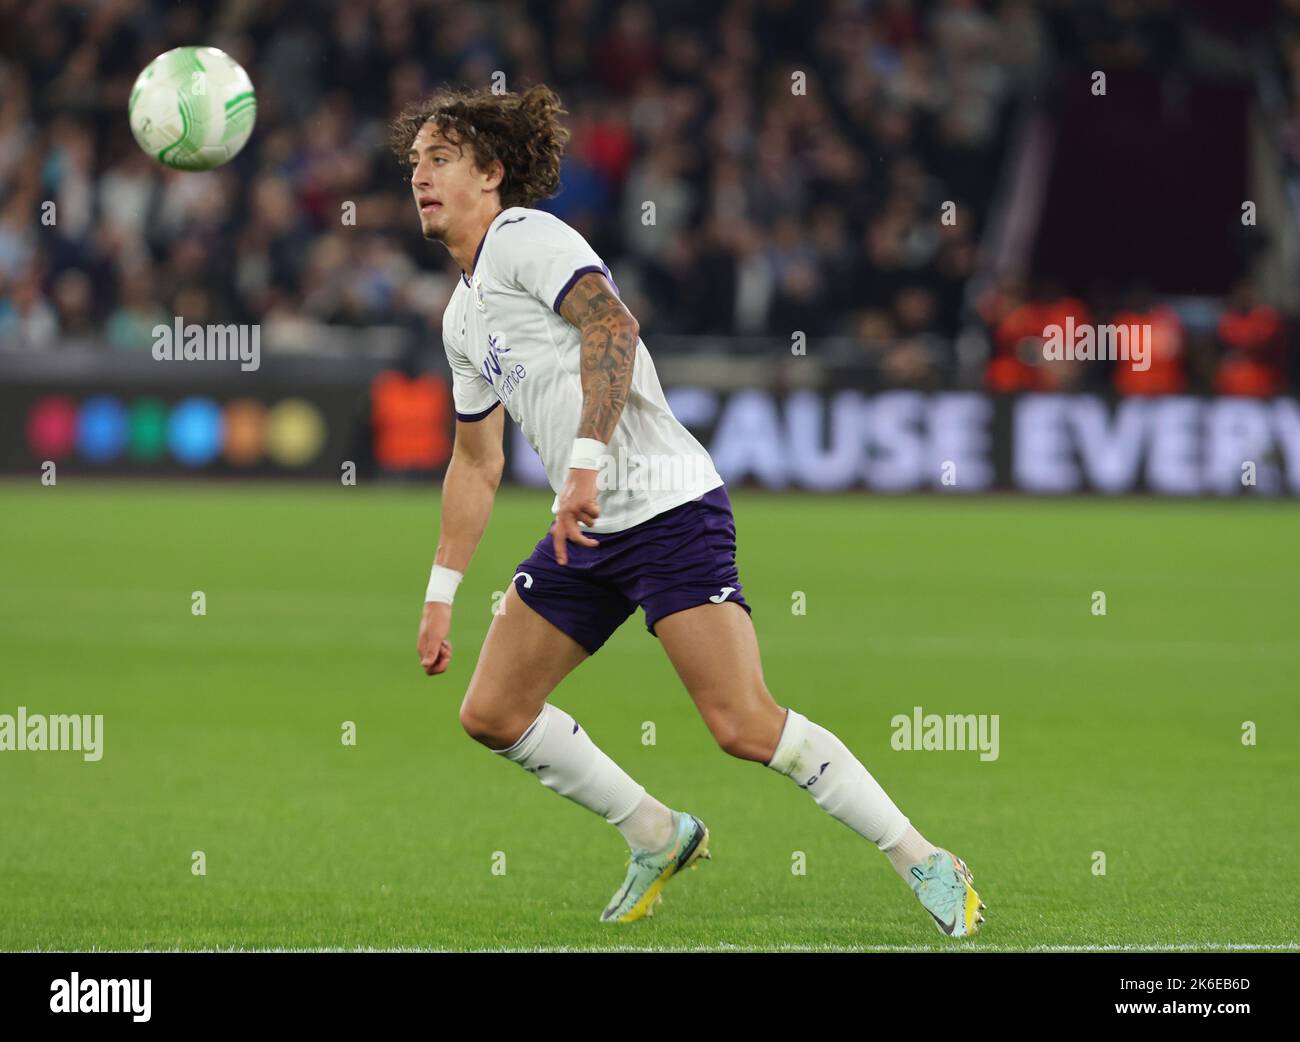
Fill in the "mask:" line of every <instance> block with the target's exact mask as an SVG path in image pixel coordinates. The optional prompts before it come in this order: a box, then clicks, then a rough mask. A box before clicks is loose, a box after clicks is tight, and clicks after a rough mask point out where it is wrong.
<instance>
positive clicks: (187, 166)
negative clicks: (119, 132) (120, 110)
mask: <svg viewBox="0 0 1300 1042" xmlns="http://www.w3.org/2000/svg"><path fill="white" fill-rule="evenodd" d="M127 116H128V118H129V120H130V123H131V133H132V134H134V135H135V140H136V143H137V144H139V146H140V147H141V148H142V149H144V150H145V151H146V152H148V153H149V155H151V156H152V157H153V158H154V159H156V160H158V162H160V163H162V164H163V165H164V166H170V167H173V168H175V169H177V170H211V169H212V168H213V167H218V166H221V164H223V163H226V162H229V161H230V160H231V159H233V158H234V157H235V156H236V155H237V154H238V153H239V150H240V149H241V148H243V147H244V144H245V143H246V142H247V141H248V138H249V136H250V135H251V134H252V133H253V123H254V122H255V120H256V119H257V95H256V94H255V93H254V91H253V81H252V80H250V79H249V78H248V73H246V72H245V71H244V69H243V67H242V66H241V65H240V64H239V62H237V61H235V59H233V58H232V57H230V55H228V54H226V53H225V51H221V50H218V49H217V48H216V47H176V48H174V49H173V50H170V51H167V52H166V53H164V54H160V55H159V56H158V57H157V58H155V59H154V60H153V61H151V62H150V63H149V64H148V65H147V66H146V67H145V69H144V71H143V72H141V73H140V75H139V76H138V77H136V81H135V85H134V86H133V87H132V88H131V99H130V101H129V102H128V103H127Z"/></svg>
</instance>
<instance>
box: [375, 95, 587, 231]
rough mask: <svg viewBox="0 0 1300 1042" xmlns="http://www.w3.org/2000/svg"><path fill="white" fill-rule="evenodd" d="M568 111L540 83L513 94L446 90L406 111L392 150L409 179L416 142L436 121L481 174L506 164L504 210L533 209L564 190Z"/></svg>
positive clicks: (392, 131) (395, 125) (394, 130)
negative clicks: (494, 165)
mask: <svg viewBox="0 0 1300 1042" xmlns="http://www.w3.org/2000/svg"><path fill="white" fill-rule="evenodd" d="M566 112H567V110H566V109H565V108H564V107H563V106H562V105H561V104H560V99H559V96H558V95H557V94H556V93H555V91H553V90H551V88H550V87H547V86H545V85H544V84H540V83H539V84H537V85H535V86H532V87H529V88H528V89H527V90H525V91H523V93H507V94H493V93H492V92H491V91H490V90H487V89H480V90H474V89H472V88H468V87H443V88H441V89H439V90H437V91H435V92H434V93H433V94H432V95H431V96H430V97H428V98H425V99H424V100H422V101H417V102H413V103H411V104H409V105H407V106H406V107H405V108H403V109H402V111H401V112H400V113H399V114H398V116H397V118H396V119H394V120H393V122H392V123H391V124H390V125H389V132H388V146H389V148H390V149H392V152H393V154H394V155H395V156H397V158H398V160H400V161H401V163H402V166H403V168H404V169H406V171H407V173H408V174H409V173H410V170H409V167H408V158H407V156H408V153H409V152H410V150H411V142H412V141H414V140H415V135H416V134H418V133H419V132H420V128H421V127H423V126H424V124H426V123H428V122H429V121H430V120H433V121H434V122H435V123H437V125H438V129H439V130H440V131H441V132H442V135H443V137H445V138H446V139H447V140H448V141H449V142H451V143H452V144H454V145H458V146H460V147H462V148H464V147H468V148H469V150H470V152H471V154H472V155H473V157H474V164H475V166H477V167H478V168H479V169H480V170H486V169H487V168H488V166H489V165H490V164H491V163H492V161H493V160H494V159H499V160H501V165H502V166H503V167H505V177H504V178H503V179H502V181H501V187H500V194H501V207H502V209H505V208H508V207H511V206H532V205H533V203H535V202H537V201H538V200H539V199H547V198H549V197H550V196H553V195H554V194H555V192H556V190H557V189H558V188H559V187H560V156H561V155H563V153H564V146H565V144H566V143H567V142H568V140H569V132H568V130H566V129H565V128H564V127H563V126H561V125H560V119H559V117H560V116H561V115H563V114H565V113H566Z"/></svg>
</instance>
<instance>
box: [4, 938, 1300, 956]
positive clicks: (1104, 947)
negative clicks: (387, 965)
mask: <svg viewBox="0 0 1300 1042" xmlns="http://www.w3.org/2000/svg"><path fill="white" fill-rule="evenodd" d="M28 951H29V952H52V951H60V952H64V953H65V954H82V953H105V952H113V953H118V954H125V953H132V954H179V955H197V954H213V953H217V954H224V955H261V954H286V953H293V954H308V953H311V954H326V953H343V952H348V953H366V954H397V953H447V954H464V955H469V954H482V953H496V952H502V953H506V952H509V953H525V952H526V953H539V954H541V953H551V952H553V953H556V954H561V953H577V952H593V953H610V954H613V953H617V952H661V953H667V952H844V953H852V952H878V953H889V952H898V953H904V952H941V953H944V954H979V953H981V952H1023V953H1040V952H1041V953H1052V952H1294V951H1300V943H1287V944H1237V943H1231V942H1229V943H1225V944H1034V945H1023V946H1018V945H1008V944H983V943H981V942H979V941H971V942H958V944H957V945H954V946H953V947H940V946H927V945H920V944H914V945H899V944H868V945H859V946H844V947H840V946H836V945H803V944H778V945H744V944H713V945H696V946H693V947H688V946H677V945H657V946H640V947H637V946H618V945H592V946H590V947H578V946H575V947H558V948H87V949H76V950H72V951H67V950H64V949H53V948H33V949H28Z"/></svg>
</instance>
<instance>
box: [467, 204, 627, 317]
mask: <svg viewBox="0 0 1300 1042" xmlns="http://www.w3.org/2000/svg"><path fill="white" fill-rule="evenodd" d="M492 254H493V256H492V266H493V270H494V271H495V272H496V273H497V274H498V276H499V277H500V278H501V280H502V281H503V282H505V283H506V285H508V286H512V287H514V288H515V289H519V290H522V291H523V292H525V293H528V294H530V295H531V296H534V297H536V298H537V299H538V300H540V301H542V303H544V304H545V305H546V306H547V307H549V308H551V310H553V311H554V312H555V313H556V314H559V311H560V304H561V303H562V302H563V300H564V297H565V294H567V293H568V292H569V290H570V289H572V288H573V284H574V283H575V282H577V281H578V279H580V278H581V277H582V276H583V275H585V274H587V273H588V272H593V271H594V272H599V273H600V274H602V275H604V276H605V277H606V278H609V279H610V284H611V285H613V283H614V280H613V279H612V278H610V275H609V268H607V267H605V262H604V261H602V260H601V259H600V255H599V254H598V253H597V252H596V251H595V250H593V249H592V248H591V246H590V244H588V242H587V240H586V239H584V238H583V237H582V236H581V235H580V234H579V233H578V232H576V231H575V230H574V229H572V228H570V227H569V226H568V225H567V224H565V223H564V222H563V221H561V220H560V219H559V218H558V217H554V216H552V215H551V214H548V213H545V212H544V211H541V210H532V211H529V212H528V213H527V214H520V215H518V216H516V217H512V218H507V219H506V220H504V221H502V222H501V223H500V224H499V225H497V227H496V228H495V229H494V230H493V232H492ZM614 289H615V292H617V290H618V287H617V286H615V287H614Z"/></svg>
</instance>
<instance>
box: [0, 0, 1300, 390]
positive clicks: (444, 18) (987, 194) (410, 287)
mask: <svg viewBox="0 0 1300 1042" xmlns="http://www.w3.org/2000/svg"><path fill="white" fill-rule="evenodd" d="M1042 6H1043V5H1041V4H1038V3H1034V2H1030V0H827V2H826V3H824V4H822V3H811V2H807V0H723V2H720V3H718V4H707V3H706V4H702V3H699V2H698V0H653V2H647V0H554V2H535V3H534V2H527V0H514V2H511V0H504V2H500V3H492V4H489V3H483V2H471V0H379V2H374V3H369V2H367V3H362V2H347V3H333V2H326V0H219V2H212V3H184V4H174V3H166V2H162V0H101V2H99V3H94V4H90V3H68V2H62V0H0V26H3V36H4V42H5V46H4V51H3V57H2V58H0V345H2V344H8V345H10V346H13V345H18V346H20V347H22V348H26V349H30V350H40V349H57V347H58V346H59V345H60V344H63V343H68V342H72V341H75V340H80V339H86V340H97V341H99V342H101V343H107V344H108V345H110V346H111V347H113V348H116V349H123V350H143V349H147V347H148V346H149V344H150V342H151V336H150V332H149V331H150V330H151V329H152V327H153V326H154V325H155V324H156V323H159V322H169V321H170V320H171V316H174V315H181V316H184V318H185V319H186V321H188V322H194V323H203V322H218V321H219V322H260V323H261V324H262V337H263V343H264V344H266V345H268V348H269V349H270V350H272V351H275V350H291V349H299V350H304V351H309V350H311V349H312V347H313V345H314V344H317V343H319V341H320V338H321V335H322V332H323V331H324V330H326V329H328V328H329V327H338V326H343V327H348V326H352V327H369V326H374V325H384V326H398V327H401V328H404V329H407V330H409V331H410V332H411V333H412V334H413V336H414V338H417V339H418V340H419V341H420V342H422V343H425V344H428V345H433V346H434V347H438V348H440V341H439V339H438V336H437V333H438V328H439V325H440V322H441V316H442V311H443V308H444V307H445V305H446V301H447V299H448V296H449V294H450V292H451V290H452V288H453V287H454V284H455V277H456V275H457V274H458V273H457V271H456V269H455V268H454V265H453V264H452V262H451V261H450V259H449V258H448V256H447V254H446V251H445V250H443V249H442V248H441V247H440V246H438V245H436V244H430V243H427V242H425V241H424V240H423V238H422V237H421V236H420V234H419V226H418V221H417V216H416V213H415V211H414V208H413V204H412V202H411V200H410V196H409V191H408V188H407V184H406V182H405V180H404V176H403V171H402V169H401V168H400V166H399V165H398V164H397V163H395V162H394V160H393V158H392V157H391V155H390V154H389V153H388V152H387V151H386V149H385V147H384V138H385V129H386V124H387V121H388V120H389V118H390V117H391V116H392V114H393V113H394V112H396V111H397V110H398V109H399V108H400V107H401V106H402V105H403V104H405V103H406V102H408V101H410V100H412V99H415V98H418V97H421V96H423V95H424V94H426V93H427V92H428V91H429V90H430V89H431V88H432V87H433V86H435V85H437V84H438V83H440V82H444V81H456V82H463V83H467V84H489V83H491V82H492V77H493V75H494V74H495V73H498V72H500V73H504V75H505V83H506V85H507V86H508V87H511V88H513V87H518V86H523V85H526V84H529V83H532V82H538V81H541V82H546V83H548V84H550V85H551V86H552V87H554V88H555V89H556V91H557V92H558V93H559V94H560V96H561V98H562V100H563V101H564V103H565V105H566V107H567V108H568V109H569V112H570V115H569V117H568V124H569V126H570V129H571V130H572V133H573V137H572V141H571V144H570V147H569V151H568V154H567V157H566V161H565V166H564V169H563V174H562V181H563V191H562V192H561V194H560V195H559V196H557V197H556V198H555V199H552V200H549V201H548V202H546V203H544V204H543V205H544V206H545V208H546V209H549V210H551V211H552V212H554V213H556V214H558V215H559V216H561V217H562V218H563V219H565V220H566V221H569V222H570V223H572V224H573V225H575V226H576V227H577V228H578V229H579V230H580V231H582V232H583V234H585V235H586V236H587V237H588V239H589V240H590V241H591V242H592V244H593V246H594V247H595V248H596V249H597V250H598V251H599V252H600V253H601V254H602V256H604V258H605V259H606V262H607V263H608V264H609V265H610V267H611V268H612V269H613V271H614V272H615V275H616V278H617V279H618V283H619V286H620V290H621V292H622V293H623V295H624V297H625V299H627V301H628V303H629V305H630V306H631V308H632V309H633V311H634V312H635V313H636V314H637V316H638V318H639V320H640V322H641V325H642V328H643V329H645V330H647V339H651V337H650V334H651V333H653V332H664V333H675V334H721V335H761V334H767V333H776V334H778V335H780V336H781V337H783V338H785V339H786V340H787V341H788V338H789V334H790V331H793V330H802V331H804V332H805V333H806V334H807V335H808V336H809V337H817V336H836V337H841V338H845V339H848V340H850V341H852V342H853V343H855V344H857V345H858V347H859V348H860V351H861V356H862V358H863V359H865V360H866V361H868V362H869V363H870V364H871V365H873V366H874V367H875V368H876V369H877V371H878V372H879V373H880V375H881V378H882V379H883V380H884V381H885V382H887V383H891V384H894V385H900V386H944V385H950V384H951V383H952V382H953V379H954V374H955V373H956V372H957V370H958V347H957V346H956V345H959V344H960V343H961V341H962V337H963V335H964V334H965V333H968V332H969V330H970V329H971V327H972V323H973V324H974V325H975V326H976V327H977V328H978V329H980V330H981V331H982V336H983V342H984V344H985V345H986V351H987V352H988V355H989V364H988V366H987V368H984V369H982V370H981V373H982V379H983V380H985V382H987V383H988V384H990V385H992V386H1006V387H1008V388H1011V387H1030V386H1053V385H1054V384H1053V379H1054V377H1053V376H1052V374H1051V373H1050V371H1049V370H1048V369H1046V368H1043V367H1037V366H1028V363H1026V365H1027V366H1028V371H1024V372H1022V371H1019V370H1017V369H1016V365H1015V357H1016V351H1017V350H1019V348H1017V347H1016V345H1018V344H1021V342H1022V341H1023V336H1022V335H1021V333H1022V332H1023V328H1027V327H1026V326H1025V323H1026V322H1027V321H1029V322H1030V324H1031V325H1032V321H1036V320H1037V318H1038V317H1040V316H1039V311H1041V310H1042V309H1043V308H1047V309H1048V310H1049V311H1050V310H1051V309H1052V308H1055V311H1053V312H1052V313H1058V312H1060V305H1061V302H1062V301H1071V300H1072V298H1071V297H1070V295H1069V293H1068V292H1066V291H1064V290H1060V291H1058V292H1057V294H1056V295H1055V296H1050V295H1049V296H1048V297H1044V296H1043V293H1042V292H1040V289H1039V288H1034V290H1033V292H1031V291H1030V288H1029V287H1027V286H1024V285H1017V284H1014V283H1012V284H1007V285H1000V286H999V288H998V290H997V291H996V292H995V293H990V294H986V295H984V296H983V297H982V298H981V299H979V300H975V299H973V295H972V294H971V292H970V284H971V277H972V275H973V274H974V273H975V271H976V266H977V260H978V256H977V244H978V243H979V242H980V239H981V235H982V234H983V232H984V231H985V228H986V225H987V222H988V220H989V217H990V204H991V200H992V199H993V198H994V196H995V194H996V188H997V185H998V180H999V177H1000V176H1001V175H1003V173H1004V171H1003V169H1002V164H1003V162H1004V158H1005V153H1006V150H1007V147H1008V135H1009V127H1010V124H1011V122H1012V120H1011V118H1010V117H1011V114H1012V112H1013V111H1014V107H1015V103H1016V101H1017V99H1019V98H1023V97H1025V96H1026V95H1028V94H1031V93H1032V92H1034V91H1035V90H1036V89H1037V88H1038V86H1039V85H1040V84H1041V82H1042V81H1043V79H1044V76H1045V75H1046V72H1045V65H1046V63H1047V55H1048V54H1049V52H1050V46H1051V39H1050V37H1051V34H1052V25H1051V24H1050V23H1051V20H1050V19H1049V18H1047V17H1045V16H1044V14H1043V11H1042ZM1048 6H1049V7H1053V8H1055V9H1057V13H1059V11H1060V10H1063V9H1070V8H1072V6H1073V4H1072V0H1055V2H1054V3H1053V4H1050V5H1048ZM1102 6H1105V7H1114V8H1116V12H1117V13H1115V14H1114V17H1115V18H1118V19H1120V20H1121V21H1122V20H1123V18H1124V17H1125V13H1124V12H1125V11H1126V10H1128V9H1129V8H1131V7H1134V6H1136V7H1138V8H1140V7H1141V6H1142V5H1141V4H1140V3H1137V2H1136V0H1134V2H1133V3H1127V4H1126V3H1119V4H1115V3H1109V4H1104V5H1102ZM1166 6H1167V5H1166ZM1290 8H1291V9H1292V10H1300V4H1297V3H1294V2H1292V3H1290ZM1090 24H1095V25H1096V26H1099V27H1100V30H1099V31H1100V32H1101V33H1102V34H1103V35H1102V42H1103V43H1107V44H1109V43H1112V41H1111V40H1110V38H1109V37H1106V36H1105V33H1106V32H1107V30H1108V27H1109V25H1110V23H1108V22H1106V21H1105V20H1104V19H1103V20H1102V21H1100V22H1097V23H1090ZM1297 39H1300V37H1297ZM199 42H201V43H207V44H211V45H214V46H219V47H221V48H222V49H224V50H226V51H227V52H229V53H230V54H231V55H232V56H233V57H234V58H235V59H236V60H238V61H239V62H240V63H241V64H242V65H243V66H244V67H245V68H246V69H247V70H248V71H249V73H250V75H251V76H252V78H253V81H254V83H255V84H256V87H257V92H258V113H257V127H256V130H255V132H254V135H253V137H252V139H251V140H250V142H249V144H248V145H247V147H246V148H245V149H244V151H243V152H242V153H241V154H240V155H239V156H238V157H237V158H236V159H235V160H234V161H233V162H232V163H230V164H229V165H227V166H226V167H224V168H221V169H219V170H216V171H212V172H208V173H201V174H193V173H176V172H172V171H167V170H164V169H162V168H161V167H160V166H158V164H156V163H155V162H154V161H153V160H151V159H150V158H149V157H147V156H145V155H144V154H143V153H142V152H141V151H140V150H139V149H138V148H137V147H136V145H135V143H134V140H133V139H132V137H131V135H130V132H129V129H128V127H127V121H126V115H125V113H126V101H127V96H128V93H129V90H130V87H131V84H132V82H133V81H134V79H135V76H136V75H137V74H138V72H139V71H140V70H141V69H142V68H143V67H144V66H145V65H146V64H147V63H148V62H149V61H150V60H151V59H152V58H153V57H154V56H156V55H157V54H159V53H161V52H163V51H165V50H167V49H169V48H171V47H174V46H179V45H182V44H191V43H199ZM1293 44H1294V45H1293V46H1292V47H1291V49H1290V51H1288V52H1287V54H1288V59H1289V61H1290V69H1291V72H1292V74H1293V75H1294V76H1296V77H1297V79H1296V82H1297V83H1300V43H1294V41H1293ZM1114 45H1115V46H1119V47H1122V46H1125V45H1126V40H1125V38H1124V37H1123V36H1122V34H1121V35H1120V36H1119V37H1117V42H1114ZM1297 97H1298V98H1300V88H1297ZM1296 108H1297V111H1300V106H1297V107H1296ZM1292 146H1293V148H1294V151H1293V154H1292V157H1291V158H1292V161H1293V162H1295V161H1297V160H1300V133H1297V134H1296V135H1295V138H1294V139H1293V140H1292ZM1297 169H1300V166H1297ZM647 201H653V203H654V216H653V222H652V223H648V221H647V219H646V209H645V206H644V204H645V202H647ZM47 202H53V203H54V209H53V211H52V212H53V213H54V214H55V215H57V216H56V219H54V221H53V223H49V222H48V221H45V220H43V215H44V214H45V213H46V207H45V204H46V203H47ZM945 204H950V205H947V206H946V207H945ZM941 212H946V213H947V219H945V220H942V221H941V220H938V219H936V215H938V214H940V213H941ZM1030 305H1033V307H1034V308H1038V311H1035V310H1033V309H1032V308H1031V309H1030V310H1026V308H1027V307H1029V306H1030ZM1067 306H1068V307H1073V306H1074V303H1069V304H1068V305H1067ZM1078 306H1079V308H1081V309H1084V310H1086V308H1085V307H1084V305H1083V304H1081V303H1080V304H1078ZM1158 306H1159V305H1158V303H1150V302H1141V301H1136V302H1135V301H1124V302H1119V301H1116V302H1114V308H1116V309H1120V308H1123V309H1131V308H1133V307H1148V308H1156V307H1158ZM1260 307H1261V305H1259V304H1258V303H1257V302H1254V301H1252V296H1251V289H1250V287H1249V286H1248V285H1247V286H1243V287H1242V289H1241V291H1240V293H1239V294H1238V295H1234V297H1233V299H1232V301H1231V302H1230V303H1229V305H1228V310H1226V311H1225V312H1224V314H1223V323H1222V329H1216V331H1215V332H1214V333H1213V334H1211V335H1210V339H1209V341H1208V342H1207V343H1206V344H1202V345H1200V346H1199V347H1198V346H1197V345H1192V346H1191V347H1187V348H1186V350H1185V354H1184V355H1180V356H1179V357H1180V358H1189V359H1190V358H1192V357H1193V356H1194V355H1196V352H1197V351H1203V352H1208V353H1206V354H1205V357H1204V358H1203V359H1201V360H1200V361H1198V362H1196V363H1195V364H1193V363H1192V362H1186V363H1184V362H1182V361H1179V362H1178V363H1177V364H1176V365H1174V366H1173V368H1174V369H1177V370H1179V371H1180V372H1181V374H1182V380H1183V383H1182V384H1181V385H1179V383H1178V379H1176V378H1170V380H1169V382H1168V383H1167V384H1166V385H1165V386H1167V387H1169V388H1173V387H1176V386H1188V385H1191V386H1208V382H1213V381H1220V380H1228V382H1229V383H1231V380H1230V379H1229V378H1228V377H1226V376H1223V375H1222V374H1221V373H1220V371H1219V370H1220V369H1221V368H1222V367H1221V365H1220V361H1221V360H1222V358H1225V357H1227V356H1228V355H1231V354H1233V353H1234V352H1245V353H1246V354H1247V355H1251V353H1252V352H1254V354H1253V355H1251V357H1265V356H1267V357H1268V358H1270V359H1271V358H1272V357H1273V355H1272V354H1270V353H1269V352H1279V353H1280V352H1283V338H1284V325H1285V324H1284V322H1283V320H1282V318H1281V316H1277V315H1271V316H1270V315H1269V314H1264V313H1261V312H1260V310H1259V309H1260ZM1166 312H1167V313H1166ZM1166 312H1161V318H1160V321H1161V323H1162V328H1167V331H1168V332H1167V336H1166V340H1168V341H1169V342H1174V341H1179V338H1180V337H1182V333H1181V331H1179V330H1176V329H1174V328H1173V327H1174V326H1175V325H1176V324H1177V322H1178V316H1177V315H1173V319H1172V320H1171V319H1170V317H1169V316H1170V315H1172V314H1173V313H1172V312H1168V309H1166ZM1081 313H1082V311H1081ZM1092 313H1094V314H1099V313H1098V312H1096V311H1095V309H1094V311H1093V312H1092ZM1153 313H1154V312H1153ZM1031 319H1032V321H1031ZM1098 320H1100V319H1098ZM1164 335H1165V334H1162V336H1164ZM1183 339H1186V338H1185V337H1183ZM1008 344H1010V345H1011V348H1010V349H1009V350H1008V348H1007V346H1006V345H1008ZM651 346H652V347H653V346H654V345H653V340H651ZM1193 348H1195V350H1193ZM1179 351H1184V348H1181V347H1180V348H1179ZM1008 357H1009V358H1010V359H1011V361H1002V360H1000V359H1006V358H1008ZM1279 357H1280V354H1279ZM1270 364H1271V362H1270ZM1279 365H1280V363H1279ZM1284 370H1285V367H1284V366H1282V367H1281V368H1279V369H1278V370H1277V378H1278V379H1280V380H1282V381H1283V383H1285V380H1286V378H1287V377H1286V374H1285V371H1284ZM1166 376H1168V374H1166ZM1252 380H1254V377H1252V378H1251V379H1246V380H1244V381H1243V382H1242V383H1241V384H1240V386H1247V385H1249V386H1263V385H1262V384H1259V383H1258V381H1255V382H1253V383H1252ZM1233 386H1237V385H1236V384H1234V385H1233ZM1268 386H1269V387H1272V386H1273V385H1272V384H1268ZM1154 388H1155V382H1154V381H1149V382H1148V383H1147V384H1146V386H1145V387H1132V388H1124V387H1121V390H1137V391H1142V390H1146V391H1152V390H1153V389H1154Z"/></svg>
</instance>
